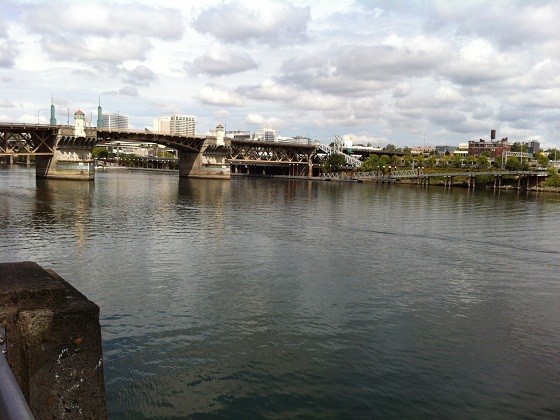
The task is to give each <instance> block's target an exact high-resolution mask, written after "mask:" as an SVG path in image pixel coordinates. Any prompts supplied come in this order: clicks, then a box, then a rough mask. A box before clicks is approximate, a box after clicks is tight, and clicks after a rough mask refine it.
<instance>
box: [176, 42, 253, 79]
mask: <svg viewBox="0 0 560 420" xmlns="http://www.w3.org/2000/svg"><path fill="white" fill-rule="evenodd" d="M185 67H186V69H187V72H188V73H189V74H190V75H192V76H197V75H201V74H203V75H207V76H210V77H215V76H224V75H229V74H235V73H242V72H244V71H247V70H252V69H256V68H258V64H257V63H256V62H255V60H253V58H252V57H251V56H250V55H249V54H247V53H235V52H233V51H231V49H230V48H226V47H224V46H222V45H218V44H212V45H211V46H210V49H209V51H208V52H207V53H206V54H204V55H202V56H199V57H196V58H195V59H194V61H193V62H192V63H190V62H186V63H185Z"/></svg>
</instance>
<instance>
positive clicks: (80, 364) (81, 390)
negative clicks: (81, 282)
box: [0, 262, 107, 419]
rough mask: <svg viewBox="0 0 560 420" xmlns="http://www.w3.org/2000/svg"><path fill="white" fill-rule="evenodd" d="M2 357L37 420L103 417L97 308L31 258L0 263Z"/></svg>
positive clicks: (103, 391)
mask: <svg viewBox="0 0 560 420" xmlns="http://www.w3.org/2000/svg"><path fill="white" fill-rule="evenodd" d="M0 322H2V324H4V325H5V328H6V340H7V350H6V357H7V360H8V363H9V365H10V367H11V368H12V371H13V373H14V376H15V378H16V380H17V381H18V383H19V385H20V388H21V390H22V392H23V395H24V396H25V398H26V399H27V401H28V403H29V406H30V407H31V411H32V412H33V414H34V416H35V418H36V419H47V418H48V419H51V418H52V419H65V418H88V419H90V418H91V419H106V418H107V409H106V403H105V382H104V376H103V355H102V348H101V329H100V325H99V307H98V306H97V305H96V304H95V303H93V302H91V301H89V300H88V299H87V298H86V297H85V296H84V295H82V294H81V293H80V292H79V291H77V290H76V289H75V288H74V287H72V286H71V285H70V284H69V283H68V282H66V281H65V280H64V279H62V278H61V277H60V276H58V275H57V274H56V273H55V272H53V271H51V270H44V269H43V268H41V267H40V266H39V265H37V264H36V263H33V262H22V263H5V264H0Z"/></svg>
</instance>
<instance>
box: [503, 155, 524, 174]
mask: <svg viewBox="0 0 560 420" xmlns="http://www.w3.org/2000/svg"><path fill="white" fill-rule="evenodd" d="M506 169H507V170H508V171H520V170H521V169H522V165H521V162H520V161H519V158H518V157H517V156H510V157H509V158H508V160H507V162H506Z"/></svg>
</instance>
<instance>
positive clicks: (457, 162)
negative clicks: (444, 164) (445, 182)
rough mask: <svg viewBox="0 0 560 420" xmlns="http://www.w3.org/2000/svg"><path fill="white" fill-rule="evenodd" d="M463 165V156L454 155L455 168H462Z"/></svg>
mask: <svg viewBox="0 0 560 420" xmlns="http://www.w3.org/2000/svg"><path fill="white" fill-rule="evenodd" d="M462 165H463V158H462V157H461V155H453V166H455V167H456V168H460V167H461V166H462Z"/></svg>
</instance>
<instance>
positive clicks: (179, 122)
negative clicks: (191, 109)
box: [153, 114, 196, 136]
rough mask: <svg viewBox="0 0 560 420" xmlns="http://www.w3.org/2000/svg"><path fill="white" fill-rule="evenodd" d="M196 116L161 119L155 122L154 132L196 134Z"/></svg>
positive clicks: (178, 115) (173, 116)
mask: <svg viewBox="0 0 560 420" xmlns="http://www.w3.org/2000/svg"><path fill="white" fill-rule="evenodd" d="M195 120H196V118H195V117H194V115H182V114H173V115H172V116H170V117H159V118H158V119H155V120H154V127H153V128H154V131H155V132H157V133H170V134H188V135H192V136H194V134H195V132H196V126H195V122H196V121H195Z"/></svg>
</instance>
